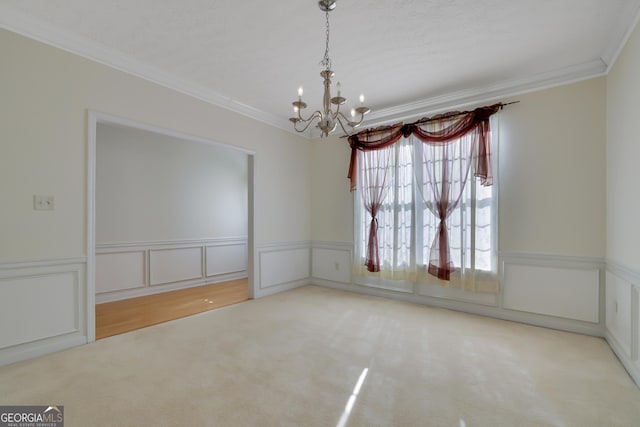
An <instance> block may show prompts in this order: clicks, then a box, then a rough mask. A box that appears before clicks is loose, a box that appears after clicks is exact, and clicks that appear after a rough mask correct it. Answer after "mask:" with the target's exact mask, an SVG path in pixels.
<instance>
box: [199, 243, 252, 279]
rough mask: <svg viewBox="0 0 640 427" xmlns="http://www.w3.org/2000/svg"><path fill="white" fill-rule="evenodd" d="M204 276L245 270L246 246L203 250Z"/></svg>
mask: <svg viewBox="0 0 640 427" xmlns="http://www.w3.org/2000/svg"><path fill="white" fill-rule="evenodd" d="M205 265H206V276H207V277H210V276H216V275H219V274H227V273H236V272H238V271H246V270H247V245H246V244H234V245H215V246H207V247H206V248H205Z"/></svg>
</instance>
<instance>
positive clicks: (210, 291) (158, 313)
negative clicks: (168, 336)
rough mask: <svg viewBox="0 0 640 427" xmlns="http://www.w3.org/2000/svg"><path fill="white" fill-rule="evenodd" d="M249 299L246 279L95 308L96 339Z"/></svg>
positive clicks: (105, 304)
mask: <svg viewBox="0 0 640 427" xmlns="http://www.w3.org/2000/svg"><path fill="white" fill-rule="evenodd" d="M248 299H249V285H248V281H247V279H240V280H232V281H229V282H222V283H214V284H211V285H205V286H198V287H195V288H188V289H181V290H177V291H169V292H163V293H160V294H155V295H148V296H144V297H138V298H130V299H126V300H121V301H114V302H108V303H104V304H96V339H101V338H106V337H110V336H112V335H118V334H122V333H125V332H129V331H133V330H136V329H140V328H145V327H147V326H151V325H156V324H158V323H163V322H167V321H169V320H175V319H179V318H181V317H186V316H191V315H193V314H196V313H201V312H203V311H208V310H213V309H215V308H220V307H224V306H226V305H231V304H237V303H239V302H242V301H246V300H248Z"/></svg>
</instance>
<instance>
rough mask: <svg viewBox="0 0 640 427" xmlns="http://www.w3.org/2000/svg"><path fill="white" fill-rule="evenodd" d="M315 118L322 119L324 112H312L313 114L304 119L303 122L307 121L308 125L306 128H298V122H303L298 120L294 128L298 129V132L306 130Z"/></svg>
mask: <svg viewBox="0 0 640 427" xmlns="http://www.w3.org/2000/svg"><path fill="white" fill-rule="evenodd" d="M315 119H318V120H322V113H321V112H320V111H314V112H313V114H311V116H309V118H308V119H306V120H304V119H303V120H302V122H303V123H306V126H305V127H304V128H302V129H298V123H301V122H297V123H296V124H295V125H294V129H295V130H296V132H304V131H306V130H307V129H308V128H309V126H311V124H312V123H313V121H314V120H315Z"/></svg>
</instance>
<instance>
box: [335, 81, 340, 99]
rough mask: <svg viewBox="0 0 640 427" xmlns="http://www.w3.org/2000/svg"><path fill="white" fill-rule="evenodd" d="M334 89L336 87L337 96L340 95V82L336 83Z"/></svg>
mask: <svg viewBox="0 0 640 427" xmlns="http://www.w3.org/2000/svg"><path fill="white" fill-rule="evenodd" d="M336 89H338V96H340V82H338V83H337V84H336Z"/></svg>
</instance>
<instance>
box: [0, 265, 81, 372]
mask: <svg viewBox="0 0 640 427" xmlns="http://www.w3.org/2000/svg"><path fill="white" fill-rule="evenodd" d="M86 303H87V299H86V260H85V259H84V258H73V259H64V260H45V261H23V262H19V263H11V264H9V263H6V264H0V325H2V327H0V365H4V364H7V363H12V362H16V361H18V360H24V359H28V358H30V357H35V356H39V355H42V354H46V353H50V352H53V351H58V350H61V349H64V348H68V347H72V346H75V345H79V344H82V343H86V342H87V333H86V316H85V307H86Z"/></svg>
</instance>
